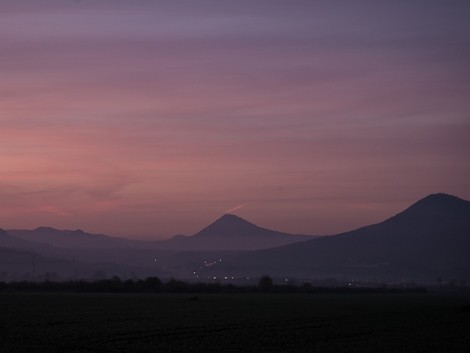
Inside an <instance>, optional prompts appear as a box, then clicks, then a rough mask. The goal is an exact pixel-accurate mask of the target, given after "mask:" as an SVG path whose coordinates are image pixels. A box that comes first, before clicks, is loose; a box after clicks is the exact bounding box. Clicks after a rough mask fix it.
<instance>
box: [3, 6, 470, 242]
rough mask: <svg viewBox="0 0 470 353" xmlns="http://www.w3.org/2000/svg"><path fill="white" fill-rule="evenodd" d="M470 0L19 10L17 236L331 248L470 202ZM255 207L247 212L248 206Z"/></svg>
mask: <svg viewBox="0 0 470 353" xmlns="http://www.w3.org/2000/svg"><path fill="white" fill-rule="evenodd" d="M469 18H470V3H469V2H468V1H444V0H443V1H429V0H428V1H413V0H409V1H388V0H387V1H385V0H375V1H372V0H371V1H354V2H347V1H334V0H333V1H313V0H309V1H301V0H298V1H297V0H289V1H287V0H284V1H278V0H265V1H260V0H259V1H257V0H237V1H224V0H210V1H209V0H198V1H196V0H191V1H178V0H171V1H170V0H168V1H157V0H155V1H150V0H149V1H138V0H137V1H130V0H129V1H116V0H113V1H100V0H94V1H91V0H89V1H87V0H83V1H66V0H56V1H47V0H45V1H41V0H38V1H32V0H31V1H2V0H0V78H1V79H0V200H1V204H0V227H2V228H35V227H37V226H40V225H46V226H53V227H57V228H67V229H75V228H82V229H85V230H87V231H90V232H103V233H107V234H112V235H119V236H127V237H136V238H155V239H156V238H164V237H168V236H170V235H173V234H177V233H185V234H192V233H195V232H196V231H198V230H199V229H200V228H202V227H204V226H205V225H207V224H208V223H210V222H211V221H213V220H214V219H216V218H217V217H219V216H220V215H221V214H223V213H224V212H225V211H227V210H229V209H233V208H235V209H236V210H234V211H233V212H234V213H236V214H238V215H240V216H241V217H244V218H246V219H248V220H250V221H253V222H255V223H257V224H259V225H262V226H265V227H269V228H274V229H277V230H282V231H287V232H294V233H309V234H331V233H335V232H339V231H343V230H349V229H352V228H355V227H358V226H362V225H366V224H369V223H372V222H378V221H381V220H382V219H384V218H386V217H388V216H391V215H393V214H395V213H397V212H398V211H400V210H401V209H403V208H404V207H407V206H408V205H409V204H410V203H411V202H414V201H416V200H417V199H419V198H421V197H424V196H426V195H427V194H429V193H434V192H447V193H451V194H455V195H457V196H460V197H463V198H466V199H470V162H469V161H470V158H469V157H470V156H469V154H470V64H469V63H470V21H469V20H468V19H469ZM238 206H243V207H238Z"/></svg>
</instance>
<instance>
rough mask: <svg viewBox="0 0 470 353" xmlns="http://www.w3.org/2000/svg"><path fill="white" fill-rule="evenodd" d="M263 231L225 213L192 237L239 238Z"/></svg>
mask: <svg viewBox="0 0 470 353" xmlns="http://www.w3.org/2000/svg"><path fill="white" fill-rule="evenodd" d="M259 230H264V228H260V227H258V226H256V225H254V224H253V223H250V222H248V221H246V220H244V219H243V218H241V217H238V216H236V215H234V214H230V213H226V214H224V215H223V216H222V217H220V218H219V219H217V220H216V221H215V222H213V223H211V224H210V225H208V226H207V227H205V228H204V229H202V230H201V231H200V232H198V233H197V234H195V235H194V236H205V237H211V236H218V237H219V236H234V235H237V236H240V235H245V234H251V233H252V232H254V231H259Z"/></svg>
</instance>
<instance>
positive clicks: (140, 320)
mask: <svg viewBox="0 0 470 353" xmlns="http://www.w3.org/2000/svg"><path fill="white" fill-rule="evenodd" d="M191 298H192V295H189V294H186V295H184V294H173V295H171V294H156V295H151V294H24V293H23V294H12V293H3V294H1V295H0V318H1V319H0V351H1V352H2V353H3V352H454V353H455V352H470V307H469V306H470V297H468V296H467V297H463V296H448V295H435V294H336V295H332V294H330V295H302V294H291V295H282V294H251V295H242V294H231V295H223V294H218V295H198V296H197V299H194V298H192V299H191Z"/></svg>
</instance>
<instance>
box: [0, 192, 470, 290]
mask: <svg viewBox="0 0 470 353" xmlns="http://www.w3.org/2000/svg"><path fill="white" fill-rule="evenodd" d="M0 249H1V252H0V255H1V257H0V273H1V272H2V271H3V272H5V273H7V272H11V271H13V269H12V268H11V266H10V265H11V264H13V263H15V261H13V260H12V259H14V258H17V259H19V260H18V261H19V262H18V261H16V263H17V264H18V263H24V264H25V268H26V269H28V268H29V269H31V261H30V260H25V259H31V257H32V256H33V257H34V256H37V257H36V262H37V266H38V267H37V268H40V266H39V265H40V263H49V264H53V263H56V264H59V263H60V264H61V265H58V266H57V267H56V268H55V269H56V272H58V273H61V272H63V273H64V274H63V275H64V276H70V273H72V272H74V273H77V272H79V273H80V274H84V273H87V271H88V273H89V272H93V270H95V271H101V270H103V269H106V271H107V272H108V273H110V272H112V274H114V272H115V273H116V274H118V275H121V276H130V274H131V273H134V274H136V275H140V274H144V273H145V274H153V275H159V276H170V275H171V276H178V277H183V278H189V277H194V276H196V277H197V278H201V279H202V278H213V277H212V276H225V277H227V276H230V277H232V276H233V277H241V276H242V277H244V276H260V275H262V274H269V275H272V276H286V277H304V278H331V277H335V278H355V279H360V280H371V281H407V280H413V281H426V280H427V281H429V280H435V279H436V278H438V277H439V278H448V279H451V278H452V279H460V280H468V279H470V275H469V274H470V202H469V201H466V200H463V199H460V198H458V197H455V196H451V195H447V194H432V195H429V196H427V197H425V198H423V199H421V200H419V201H418V202H416V203H414V204H413V205H411V206H410V207H409V208H407V209H406V210H404V211H402V212H400V213H398V214H396V215H395V216H393V217H391V218H389V219H387V220H385V221H383V222H381V223H377V224H373V225H369V226H366V227H362V228H359V229H356V230H352V231H349V232H345V233H341V234H337V235H332V236H326V237H312V236H306V235H293V234H287V233H282V232H277V231H273V230H268V229H265V228H262V227H259V226H256V225H254V224H252V223H250V222H248V221H246V220H244V219H242V218H240V217H238V216H235V215H230V214H226V215H223V216H222V217H221V218H219V219H218V220H216V221H215V222H213V223H212V224H210V225H209V226H207V227H205V228H204V229H202V230H201V231H199V232H197V233H196V234H194V235H192V236H175V237H173V238H171V239H168V240H165V241H139V240H130V239H124V238H116V237H110V236H106V235H95V234H89V233H85V232H83V231H81V230H74V231H71V230H57V229H53V228H48V227H40V228H37V229H34V230H7V231H4V230H0ZM6 259H8V261H7V260H6ZM214 259H218V260H217V261H215V260H214ZM222 259H223V262H222ZM209 264H210V265H211V266H209ZM213 264H216V265H214V266H212V265H213ZM72 267H73V271H72V269H71V268H72ZM18 268H19V267H18V266H16V269H18ZM65 268H68V270H67V271H65ZM51 269H54V266H49V267H48V270H51ZM15 271H16V270H15ZM25 271H26V270H25ZM113 271H114V272H113ZM30 272H31V271H30ZM193 275H194V276H193Z"/></svg>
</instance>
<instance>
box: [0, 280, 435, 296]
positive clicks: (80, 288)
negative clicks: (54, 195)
mask: <svg viewBox="0 0 470 353" xmlns="http://www.w3.org/2000/svg"><path fill="white" fill-rule="evenodd" d="M0 292H77V293H397V292H413V293H424V292H426V289H425V288H395V287H394V288H389V287H378V288H369V287H315V286H312V285H311V284H310V283H304V284H301V285H292V284H282V285H280V284H274V283H273V280H272V279H271V277H269V276H262V277H261V278H260V279H259V281H258V283H257V285H236V284H232V283H228V284H221V283H219V282H213V283H204V282H198V283H192V282H186V281H182V280H177V279H174V278H171V279H169V280H167V281H162V280H160V278H158V277H147V278H146V279H136V280H133V279H127V280H121V279H120V278H119V277H117V276H114V277H112V278H109V279H102V280H96V281H85V280H71V281H66V282H55V281H44V282H32V281H16V282H0Z"/></svg>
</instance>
